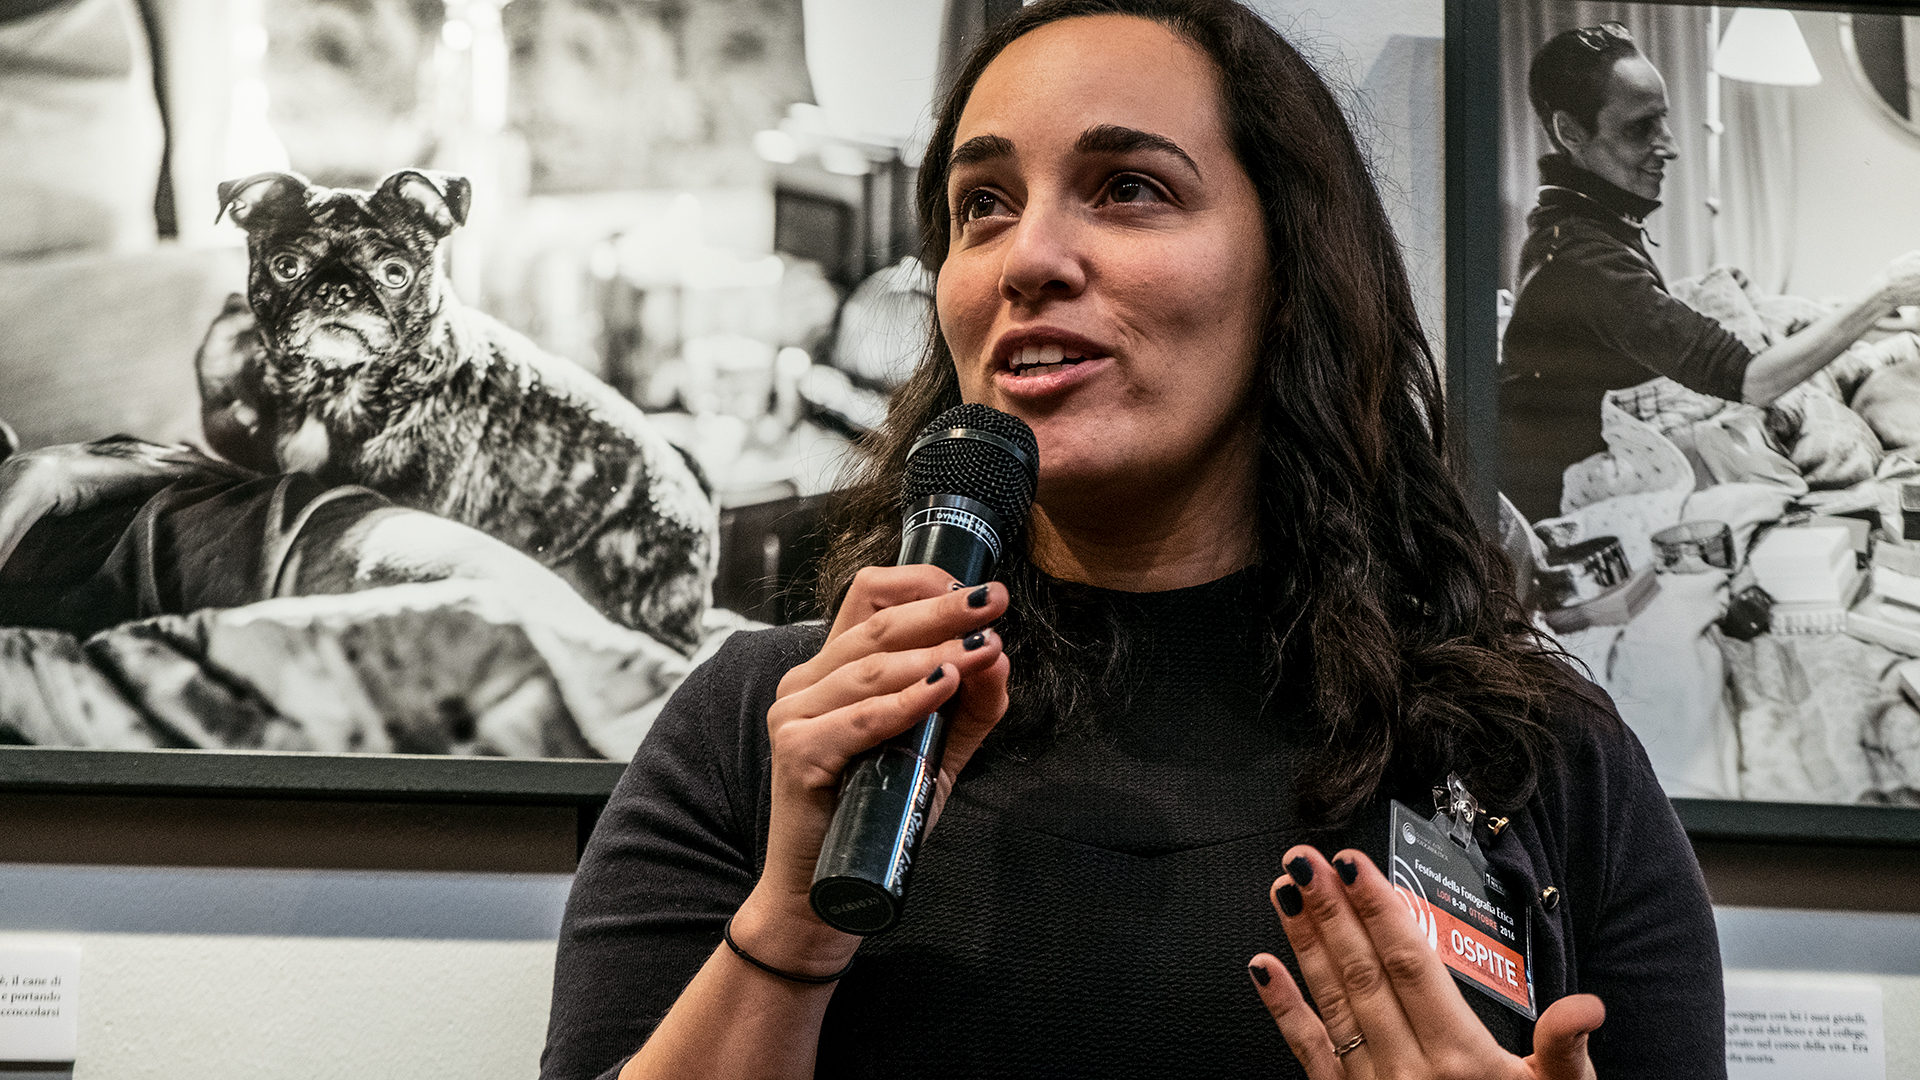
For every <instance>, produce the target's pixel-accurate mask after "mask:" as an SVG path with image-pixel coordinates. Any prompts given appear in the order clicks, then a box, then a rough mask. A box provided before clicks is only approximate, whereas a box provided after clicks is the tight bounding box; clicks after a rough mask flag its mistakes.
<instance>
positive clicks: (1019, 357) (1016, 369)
mask: <svg viewBox="0 0 1920 1080" xmlns="http://www.w3.org/2000/svg"><path fill="white" fill-rule="evenodd" d="M1085 359H1086V357H1084V356H1068V355H1067V351H1066V350H1065V349H1063V348H1061V347H1060V346H1058V345H1029V346H1027V347H1026V348H1024V349H1021V350H1020V351H1019V352H1017V353H1015V354H1013V362H1012V363H1011V364H1009V365H1008V366H1009V367H1010V368H1011V369H1012V370H1013V373H1014V374H1015V375H1037V374H1039V373H1040V371H1041V369H1042V368H1055V367H1062V366H1065V365H1067V364H1077V363H1079V362H1080V361H1082V360H1085Z"/></svg>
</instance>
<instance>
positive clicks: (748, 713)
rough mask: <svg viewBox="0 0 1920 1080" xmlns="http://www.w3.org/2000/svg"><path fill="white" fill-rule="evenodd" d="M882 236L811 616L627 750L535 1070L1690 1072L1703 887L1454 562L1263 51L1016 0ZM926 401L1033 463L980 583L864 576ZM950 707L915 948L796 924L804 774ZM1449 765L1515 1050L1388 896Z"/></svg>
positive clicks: (1612, 745)
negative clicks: (1513, 972)
mask: <svg viewBox="0 0 1920 1080" xmlns="http://www.w3.org/2000/svg"><path fill="white" fill-rule="evenodd" d="M919 207H920V213H921V221H922V226H923V229H924V235H925V241H926V261H927V264H928V265H929V266H930V267H932V268H934V270H935V271H936V273H937V280H938V286H937V291H936V309H937V316H938V319H937V322H938V325H937V326H936V327H934V328H933V332H932V334H931V339H930V342H929V345H928V349H927V352H926V356H925V358H924V360H923V361H922V363H921V364H920V366H919V368H918V370H917V371H916V373H915V374H914V376H913V377H912V379H911V381H910V382H909V383H908V384H906V385H905V386H904V387H903V388H902V389H901V390H900V391H899V392H898V393H897V395H896V396H895V398H894V400H893V402H892V408H891V412H890V414H889V417H888V420H887V424H886V427H885V429H884V430H883V431H882V432H880V433H879V435H878V436H877V437H876V438H875V439H873V440H872V441H871V442H870V443H869V444H867V445H866V446H864V447H863V451H864V454H865V457H864V459H863V461H862V463H861V464H860V466H859V469H860V471H859V474H858V476H857V482H856V484H855V485H854V487H853V489H852V495H851V498H850V499H849V501H848V503H847V506H846V508H845V512H844V514H843V518H842V520H841V522H840V524H839V531H838V533H837V535H836V538H835V541H834V546H833V550H832V552H831V554H830V557H829V559H828V560H827V563H826V565H825V567H824V569H823V583H822V596H823V597H824V598H825V599H826V600H827V602H828V606H829V608H830V619H829V623H828V625H826V626H820V625H806V626H792V627H783V628H779V629H774V630H769V631H764V632H761V633H757V634H743V635H738V636H736V637H735V638H734V639H732V640H731V641H730V642H729V643H728V645H727V646H726V647H725V648H724V649H723V650H722V652H721V653H720V654H719V655H718V656H717V657H716V658H715V659H714V660H713V661H712V662H710V663H709V664H708V665H706V666H705V667H704V668H702V669H701V670H700V671H698V672H696V673H695V674H694V675H693V676H691V677H690V678H689V679H688V681H687V682H686V683H685V685H684V686H683V687H682V688H681V690H680V691H679V693H678V694H677V696H676V697H675V698H674V700H673V701H672V703H671V704H670V705H669V706H668V707H667V708H666V709H665V710H664V712H663V713H662V715H661V716H660V718H659V720H658V721H657V722H656V724H655V725H654V727H653V729H652V731H651V733H650V734H649V736H648V738H647V741H646V743H645V745H644V746H642V747H641V749H640V752H639V754H638V755H637V756H636V758H635V760H634V762H633V764H632V765H631V766H630V767H629V768H628V770H627V772H626V775H625V777H624V778H623V779H622V781H621V782H620V785H619V787H618V789H617V790H616V792H615V794H614V796H613V800H612V802H611V803H610V805H609V806H608V807H607V810H606V812H605V814H604V815H603V816H602V818H601V820H600V824H599V826H598V828H597V829H596V831H595V833H594V835H593V838H592V840H591V842H590V843H589V844H588V846H587V850H586V853H585V855H584V857H583V859H582V862H581V865H580V869H579V874H578V876H577V878H576V881H575V885H574V892H573V896H572V899H571V901H570V903H569V906H568V911H567V916H566V922H565V926H564V928H563V930H562V936H561V945H560V953H559V958H558V965H557V969H556V972H555V996H554V1005H553V1015H552V1021H551V1027H550V1030H549V1037H548V1046H547V1050H546V1053H545V1056H544V1059H543V1075H544V1076H546V1077H548V1078H551V1080H558V1078H562V1077H566V1078H576V1077H577V1078H583V1080H584V1078H588V1077H613V1076H619V1077H623V1078H628V1080H634V1078H640V1077H674V1078H685V1077H709V1076H711V1077H732V1076H739V1077H749V1076H751V1077H804V1076H810V1075H814V1076H993V1077H1020V1076H1056V1075H1074V1076H1099V1077H1111V1076H1154V1077H1173V1076H1196V1077H1199V1076H1205V1077H1220V1076H1260V1077H1271V1076H1302V1075H1304V1076H1308V1077H1313V1078H1315V1080H1323V1078H1335V1077H1372V1076H1396V1077H1397V1076H1451V1077H1467V1076H1470V1077H1474V1078H1476V1080H1479V1078H1492V1077H1516V1078H1517V1077H1528V1076H1536V1077H1549V1076H1551V1077H1580V1076H1593V1075H1595V1074H1596V1073H1598V1074H1599V1075H1601V1076H1604V1077H1622V1076H1654V1075H1658V1076H1711V1075H1718V1074H1721V1073H1722V1072H1723V1070H1724V1064H1723V1063H1722V1058H1721V1023H1722V1018H1721V998H1720V990H1719V960H1718V954H1717V950H1716V947H1715V935H1714V927H1713V921H1712V917H1711V913H1710V909H1709V906H1708V902H1707V898H1706V895H1705V890H1704V887H1703V885H1702V882H1701V879H1700V875H1699V870H1698V868H1697V867H1696V865H1695V864H1694V862H1693V858H1692V854H1691V851H1690V849H1689V848H1688V846H1687V842H1686V839H1685V837H1684V836H1683V834H1682V833H1681V830H1680V828H1679V825H1678V824H1677V822H1676V821H1675V819H1674V816H1673V813H1672V810H1671V808H1670V806H1669V804H1668V803H1667V801H1666V799H1665V798H1664V797H1663V795H1662V794H1661V792H1660V789H1659V787H1658V786H1657V784H1656V783H1655V781H1654V778H1653V774H1652V772H1651V770H1650V768H1649V767H1648V765H1647V762H1646V758H1645V755H1644V754H1643V753H1642V751H1641V750H1640V747H1639V745H1638V744H1637V743H1636V742H1635V741H1634V739H1633V737H1632V735H1631V734H1630V733H1629V732H1627V730H1626V729H1625V728H1624V726H1623V725H1622V724H1621V723H1620V721H1619V719H1618V718H1617V716H1616V715H1615V713H1614V711H1613V709H1612V706H1611V705H1610V704H1609V703H1608V702H1607V700H1606V698H1605V697H1604V695H1602V694H1601V693H1600V692H1599V691H1597V690H1595V689H1594V688H1593V687H1592V686H1590V685H1589V684H1587V683H1586V682H1584V681H1583V680H1581V679H1580V678H1578V677H1577V676H1576V675H1574V674H1573V673H1572V672H1571V671H1570V670H1569V669H1568V668H1567V667H1565V666H1564V665H1563V664H1562V663H1560V662H1559V661H1558V660H1557V659H1556V657H1555V656H1554V655H1553V653H1552V651H1551V650H1550V649H1548V648H1546V647H1544V646H1543V645H1542V644H1541V643H1540V642H1539V641H1538V640H1537V639H1536V638H1535V636H1534V635H1533V634H1532V633H1531V632H1530V631H1529V628H1528V625H1527V623H1526V622H1525V621H1524V619H1523V617H1522V616H1521V614H1520V612H1519V610H1518V608H1517V606H1516V605H1515V603H1514V601H1513V599H1512V597H1511V591H1510V587H1509V586H1510V583H1509V580H1508V578H1509V571H1508V570H1507V569H1506V567H1505V564H1504V563H1503V562H1502V561H1501V557H1500V555H1499V553H1498V551H1497V550H1496V549H1494V548H1493V547H1491V546H1490V545H1489V544H1488V543H1487V542H1486V541H1484V540H1483V538H1482V537H1481V535H1480V534H1479V532H1478V531H1477V530H1476V526H1475V523H1474V521H1473V519H1472V518H1471V516H1470V515H1469V513H1468V510H1467V507H1466V503H1465V500H1464V499H1463V497H1462V496H1461V494H1460V491H1459V489H1458V487H1457V486H1456V483H1455V480H1454V478H1453V474H1452V472H1451V471H1450V464H1449V462H1448V460H1447V458H1446V454H1445V453H1444V452H1443V448H1444V447H1445V446H1446V445H1447V442H1446V437H1445V433H1444V430H1443V417H1444V410H1443V408H1442V404H1441V400H1440V392H1439V387H1438V383H1437V377H1436V373H1435V370H1434V364H1433V362H1432V358H1431V356H1430V355H1429V353H1428V351H1427V346H1426V344H1425V341H1424V338H1423V337H1422V335H1421V331H1420V327H1419V325H1418V321H1417V319H1416V318H1415V315H1414V306H1413V302H1412V299H1411V296H1410V293H1409V290H1408V286H1407V281H1406V275H1405V271H1404V269H1403V267H1402V263H1401V260H1400V256H1399V253H1398V251H1397V249H1396V247H1395V244H1394V240H1393V237H1392V234H1391V231H1390V229H1389V227H1388V224H1387V219H1386V216H1385V214H1384V212H1383V211H1382V209H1381V206H1380V202H1379V198H1378V196H1377V195H1376V193H1375V191H1374V189H1373V187H1372V185H1371V184H1370V182H1369V180H1368V175H1367V170H1366V165H1365V162H1364V159H1363V157H1362V155H1361V153H1360V151H1359V149H1358V148H1357V146H1356V144H1355V141H1354V139H1353V137H1352V135H1351V133H1350V132H1349V130H1348V128H1347V126H1346V123H1345V121H1344V119H1343V117H1342V115H1341V112H1340V109H1339V107H1338V105H1337V104H1336V103H1335V101H1334V99H1333V97H1332V95H1331V94H1329V93H1328V91H1327V89H1326V87H1325V85H1324V84H1323V83H1322V82H1321V81H1320V79H1319V78H1318V77H1317V76H1316V75H1315V74H1314V72H1313V71H1312V70H1311V69H1310V68H1309V67H1308V66H1307V65H1306V64H1305V63H1304V62H1303V61H1302V60H1301V58H1300V57H1299V55H1298V54H1297V53H1295V52H1294V50H1293V49H1292V48H1291V47H1289V46H1288V45H1287V44H1286V43H1285V42H1284V41H1282V40H1281V39H1280V37H1279V36H1278V35H1276V34H1275V33H1274V32H1273V31H1272V30H1271V29H1270V28H1269V27H1268V26H1267V25H1266V24H1265V23H1264V22H1262V21H1261V20H1260V19H1259V18H1258V17H1257V16H1255V15H1253V14H1251V13H1250V12H1248V11H1246V10H1245V9H1243V8H1241V7H1239V6H1238V5H1236V4H1234V3H1232V2H1231V0H1042V2H1041V3H1037V4H1034V5H1032V6H1030V7H1027V8H1025V9H1023V10H1022V11H1021V12H1020V13H1018V14H1017V15H1015V16H1013V17H1012V18H1011V19H1009V20H1008V21H1007V22H1005V23H1003V24H1002V25H1001V26H1000V27H999V28H997V29H996V30H995V31H994V32H992V33H991V34H990V35H989V36H988V38H987V39H986V40H985V41H983V42H982V43H981V45H980V46H979V48H978V50H977V51H976V53H975V54H974V56H973V58H972V59H971V61H970V63H969V64H968V66H967V67H966V68H965V69H964V70H963V71H962V73H961V75H960V77H959V78H958V80H957V82H956V86H955V89H954V90H953V92H952V94H951V96H950V97H949V98H948V99H947V101H946V102H945V105H944V108H943V110H942V111H941V113H940V116H939V118H938V124H937V126H936V129H935V133H934V137H933V139H932V141H931V143H930V145H929V147H928V150H927V156H926V159H925V162H924V164H923V166H922V168H921V171H920V196H919ZM962 402H973V403H980V404H984V405H988V406H992V407H993V408H996V409H1000V410H1003V411H1005V412H1008V413H1011V414H1013V415H1015V416H1017V417H1019V418H1021V419H1023V420H1024V421H1026V422H1027V423H1028V424H1029V425H1030V426H1031V427H1032V429H1033V432H1034V433H1035V435H1036V437H1037V439H1038V442H1039V448H1040V475H1039V485H1038V494H1037V497H1036V500H1035V503H1034V506H1033V510H1032V514H1031V518H1030V520H1029V521H1028V523H1027V530H1026V540H1025V543H1024V546H1023V547H1022V548H1020V549H1018V550H1012V551H1009V552H1007V553H1006V554H1005V556H1003V558H1002V563H1001V566H1002V577H1003V579H1004V584H1001V583H997V582H996V583H994V584H990V585H985V586H980V587H979V588H974V589H966V588H961V587H959V585H958V583H956V582H955V581H954V580H953V579H952V578H951V577H949V576H948V575H947V574H946V573H945V572H943V571H940V570H937V569H935V568H933V567H929V566H891V565H888V564H890V563H891V562H892V561H893V559H894V556H895V553H896V552H897V551H898V549H899V545H900V537H901V524H900V517H899V503H898V497H899V496H898V492H899V489H900V477H901V474H902V470H903V468H904V465H905V461H906V457H907V453H908V450H909V448H910V446H911V445H912V443H913V442H914V440H915V438H916V437H917V436H918V434H919V433H920V432H921V431H922V430H923V429H924V428H925V427H926V426H927V425H928V424H929V422H930V421H932V420H933V419H934V418H935V417H936V416H939V415H940V414H941V413H943V412H944V411H946V410H947V409H949V408H951V407H953V406H955V405H958V404H960V403H962ZM942 705H945V706H946V711H947V712H948V714H949V716H950V718H951V728H950V731H949V734H948V742H947V748H946V755H945V759H944V764H943V766H942V769H941V773H940V776H939V782H938V784H937V793H936V795H935V800H934V816H935V819H936V820H935V822H934V824H933V826H932V828H931V830H930V832H929V833H928V835H927V838H926V840H925V842H924V844H923V846H922V848H921V850H920V852H919V854H918V856H917V857H916V859H915V861H914V866H913V875H914V876H913V891H912V894H911V897H910V899H909V902H908V904H907V907H906V910H905V915H904V917H903V919H902V921H901V922H900V924H899V925H898V926H897V927H896V928H895V929H893V930H892V931H890V932H888V933H886V934H882V935H878V936H874V937H871V938H866V939H862V938H859V937H855V936H852V935H848V934H844V933H841V932H840V931H838V930H835V929H833V928H832V927H830V926H828V925H827V924H826V923H824V922H822V921H821V920H820V919H819V918H818V917H817V916H816V915H815V914H814V912H813V910H812V909H811V908H810V906H809V903H808V892H809V887H810V885H811V883H812V877H813V872H814V866H815V862H816V859H817V857H818V855H819V852H820V849H821V844H822V838H823V836H824V835H825V834H826V832H827V827H828V823H829V820H830V819H831V817H832V814H833V810H834V806H835V801H836V792H837V790H838V785H839V783H840V778H841V775H842V773H843V772H844V771H845V769H846V767H847V765H848V762H849V761H850V760H851V759H852V758H854V757H855V756H856V755H858V754H860V753H861V752H862V751H865V750H867V749H869V748H871V747H873V746H875V745H877V744H878V743H880V742H881V741H883V740H885V739H887V738H888V737H890V736H892V735H894V734H895V733H897V732H900V731H903V730H905V729H906V728H908V727H909V726H910V725H912V724H914V723H915V722H916V721H918V720H919V719H920V718H921V717H923V716H924V715H925V714H927V713H928V712H929V711H931V710H933V709H935V708H936V707H940V706H942ZM1449 778H1451V779H1452V781H1453V785H1454V789H1455V792H1456V794H1460V795H1465V796H1467V797H1468V798H1469V799H1470V800H1471V801H1477V802H1478V804H1479V805H1480V806H1481V807H1482V808H1484V809H1485V811H1486V814H1485V816H1483V817H1481V818H1480V819H1479V823H1478V824H1476V825H1473V827H1472V833H1473V837H1474V840H1475V844H1474V845H1473V846H1474V847H1475V849H1476V850H1479V851H1483V852H1484V857H1485V859H1486V860H1487V863H1488V865H1489V867H1490V869H1489V874H1490V876H1491V877H1494V878H1497V879H1498V880H1499V881H1500V882H1501V883H1502V885H1503V887H1504V889H1505V895H1506V896H1507V897H1508V898H1509V901H1510V904H1509V907H1508V909H1507V914H1506V915H1505V916H1503V917H1506V918H1509V919H1512V920H1517V921H1518V922H1519V923H1521V924H1524V925H1525V926H1526V928H1527V929H1528V931H1529V932H1530V936H1531V948H1530V949H1529V950H1527V952H1528V953H1529V954H1530V959H1529V960H1528V963H1527V964H1526V965H1525V966H1526V971H1525V981H1526V982H1527V984H1528V994H1527V997H1528V998H1529V999H1530V1000H1531V1002H1532V1003H1533V1005H1534V1008H1535V1009H1537V1010H1539V1011H1538V1020H1537V1021H1535V1020H1532V1019H1529V1018H1528V1016H1527V1014H1526V1011H1525V1010H1524V1009H1521V1008H1515V1007H1510V1006H1509V1005H1508V1004H1503V1002H1502V1001H1501V1000H1500V999H1497V998H1496V997H1495V996H1494V995H1492V994H1491V993H1488V992H1483V990H1482V988H1481V987H1480V986H1478V985H1465V984H1464V983H1462V982H1460V981H1457V980H1456V979H1455V978H1454V977H1453V975H1451V974H1450V973H1449V971H1448V968H1447V967H1446V966H1443V961H1442V959H1441V956H1440V955H1439V954H1438V953H1437V952H1436V951H1435V950H1434V949H1432V948H1430V947H1429V939H1428V938H1427V937H1425V936H1423V935H1422V934H1421V932H1420V931H1419V929H1418V924H1416V922H1415V921H1414V920H1413V919H1410V918H1408V916H1407V910H1408V909H1407V907H1406V906H1404V905H1403V904H1402V902H1401V900H1400V899H1399V898H1398V896H1397V894H1396V893H1395V891H1394V889H1393V888H1392V886H1390V885H1389V883H1388V880H1387V878H1386V877H1384V876H1383V875H1382V873H1381V871H1380V870H1379V869H1377V867H1380V866H1385V865H1388V859H1389V853H1390V851H1391V850H1392V849H1391V847H1390V845H1391V844H1393V843H1396V842H1397V841H1396V840H1394V839H1393V838H1390V837H1389V835H1388V834H1389V821H1390V820H1392V814H1393V813H1394V812H1395V811H1394V809H1393V807H1394V803H1395V802H1396V801H1397V802H1398V803H1400V804H1403V805H1405V806H1407V807H1412V808H1416V809H1419V810H1420V811H1421V815H1420V816H1421V819H1422V821H1424V819H1425V817H1426V815H1429V814H1432V812H1433V807H1434V803H1435V797H1434V794H1433V791H1434V788H1435V787H1436V785H1441V786H1444V785H1446V784H1447V783H1448V780H1449ZM1394 832H1395V834H1396V836H1397V835H1398V832H1399V830H1397V829H1396V830H1394ZM1409 835H1412V831H1411V829H1410V828H1409ZM1325 853H1332V854H1331V857H1329V856H1328V855H1327V854H1325ZM1276 875H1279V876H1278V880H1276ZM1446 937H1447V935H1445V934H1442V935H1440V938H1439V941H1440V944H1441V945H1442V946H1443V947H1444V946H1445V945H1446V943H1447V941H1446ZM1309 1000H1310V1001H1311V1003H1312V1004H1311V1005H1309V1004H1308V1002H1309Z"/></svg>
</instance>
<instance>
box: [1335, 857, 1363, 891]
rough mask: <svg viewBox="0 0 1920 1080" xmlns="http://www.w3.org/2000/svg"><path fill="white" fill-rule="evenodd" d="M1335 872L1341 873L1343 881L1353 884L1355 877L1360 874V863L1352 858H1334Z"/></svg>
mask: <svg viewBox="0 0 1920 1080" xmlns="http://www.w3.org/2000/svg"><path fill="white" fill-rule="evenodd" d="M1333 872H1334V873H1336V874H1339V875H1340V880H1341V881H1344V882H1346V883H1347V884H1349V885H1351V884H1353V879H1354V878H1357V877H1359V876H1360V865H1359V864H1358V863H1356V862H1354V861H1353V860H1352V859H1335V860H1333Z"/></svg>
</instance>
